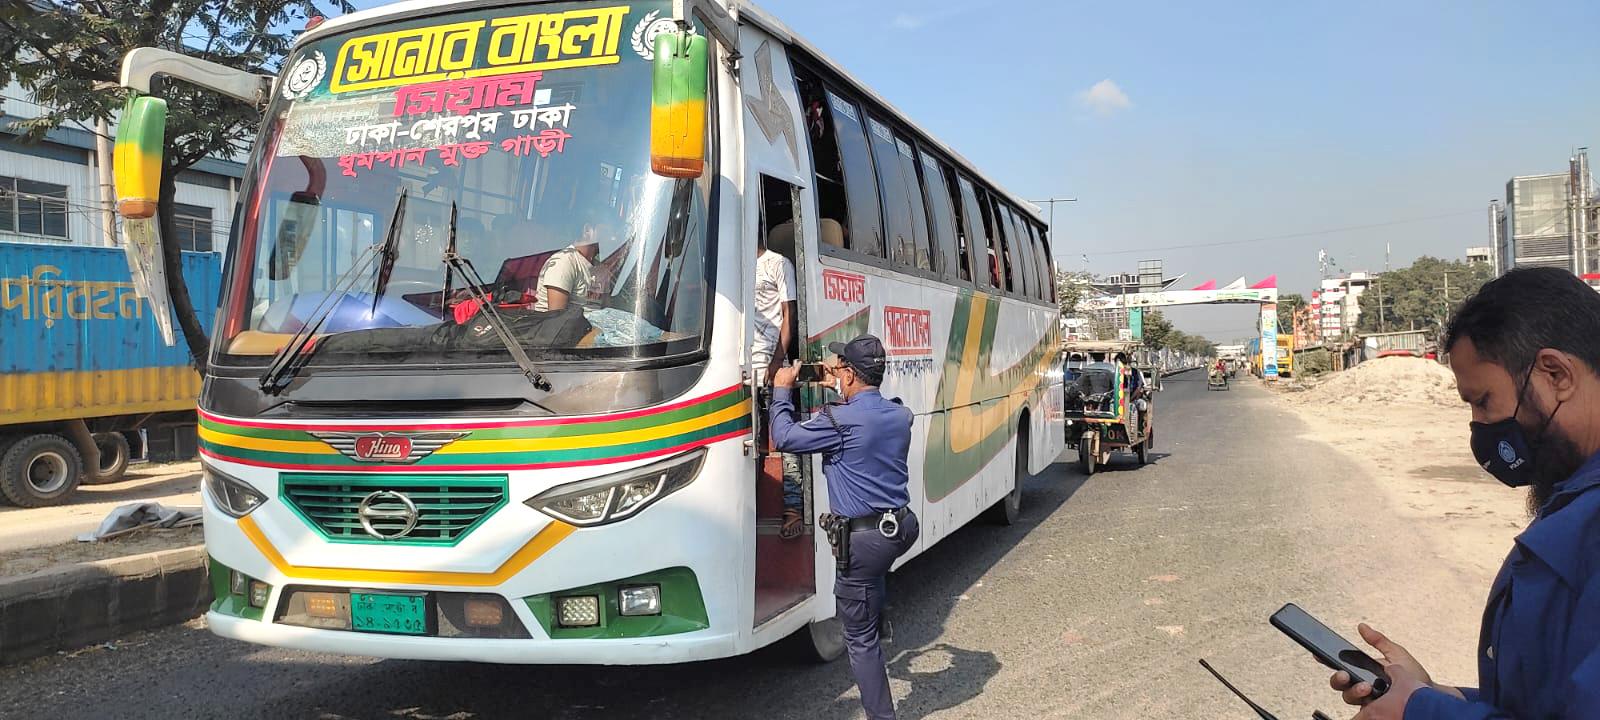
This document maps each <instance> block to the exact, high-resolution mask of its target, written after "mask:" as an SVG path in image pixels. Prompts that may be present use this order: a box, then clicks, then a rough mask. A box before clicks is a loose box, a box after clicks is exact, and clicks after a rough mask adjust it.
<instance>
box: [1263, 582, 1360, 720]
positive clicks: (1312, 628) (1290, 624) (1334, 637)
mask: <svg viewBox="0 0 1600 720" xmlns="http://www.w3.org/2000/svg"><path fill="white" fill-rule="evenodd" d="M1270 622H1271V623H1272V626H1273V627H1275V628H1277V629H1278V630H1279V631H1281V632H1282V633H1283V634H1285V635H1288V636H1289V639H1291V640H1293V641H1295V642H1297V643H1299V644H1300V647H1303V648H1305V649H1307V650H1309V651H1311V654H1312V656H1314V657H1316V658H1317V661H1318V662H1320V663H1322V664H1323V665H1326V666H1328V667H1330V668H1332V669H1334V670H1343V671H1344V672H1346V673H1348V674H1349V675H1350V677H1351V678H1353V679H1354V680H1355V681H1356V682H1358V683H1363V682H1364V683H1368V684H1370V685H1371V686H1372V697H1373V698H1374V699H1376V698H1377V697H1379V696H1381V695H1383V693H1384V692H1386V691H1388V689H1389V676H1388V675H1387V674H1385V673H1384V671H1383V664H1382V663H1380V662H1378V661H1377V660H1374V659H1373V658H1372V656H1371V655H1368V654H1366V653H1364V652H1362V651H1361V650H1360V649H1359V648H1357V647H1356V646H1354V645H1351V644H1350V641H1349V640H1346V639H1344V637H1343V636H1341V635H1339V633H1336V632H1334V631H1333V630H1331V629H1329V628H1328V626H1327V625H1323V624H1322V623H1321V622H1319V621H1318V620H1317V619H1316V618H1314V617H1311V615H1310V614H1309V613H1307V612H1306V611H1304V610H1301V609H1300V606H1298V605H1295V604H1294V603H1288V604H1286V605H1284V606H1283V607H1281V608H1279V609H1278V611H1277V612H1275V613H1273V614H1272V618H1271V620H1270Z"/></svg>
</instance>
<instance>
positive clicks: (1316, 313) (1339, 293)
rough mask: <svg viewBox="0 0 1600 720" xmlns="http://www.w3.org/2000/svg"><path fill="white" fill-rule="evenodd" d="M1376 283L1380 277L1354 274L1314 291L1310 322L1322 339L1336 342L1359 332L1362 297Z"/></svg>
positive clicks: (1359, 273) (1329, 281) (1335, 279)
mask: <svg viewBox="0 0 1600 720" xmlns="http://www.w3.org/2000/svg"><path fill="white" fill-rule="evenodd" d="M1376 281H1377V275H1375V274H1373V273H1365V272H1353V273H1350V274H1349V275H1346V276H1344V277H1336V278H1325V279H1324V280H1323V281H1322V286H1321V287H1319V288H1317V289H1316V290H1313V291H1311V303H1310V306H1311V321H1312V323H1313V324H1314V325H1315V326H1316V328H1317V330H1316V331H1317V332H1318V333H1319V334H1320V339H1321V341H1322V342H1325V343H1335V342H1338V341H1340V340H1343V339H1345V338H1346V337H1349V336H1352V335H1354V334H1355V332H1356V321H1357V320H1360V319H1361V295H1362V294H1363V293H1365V292H1366V291H1367V290H1368V288H1370V287H1372V284H1373V283H1374V282H1376Z"/></svg>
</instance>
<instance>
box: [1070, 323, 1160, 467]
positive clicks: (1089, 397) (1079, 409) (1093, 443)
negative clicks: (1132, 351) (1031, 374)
mask: <svg viewBox="0 0 1600 720" xmlns="http://www.w3.org/2000/svg"><path fill="white" fill-rule="evenodd" d="M1069 347H1073V346H1069ZM1122 357H1125V356H1122ZM1118 358H1119V356H1118V355H1117V354H1115V353H1113V354H1112V355H1111V356H1110V357H1109V358H1106V359H1102V360H1097V361H1095V362H1090V363H1088V364H1086V365H1085V366H1084V367H1083V368H1082V369H1081V370H1080V371H1079V373H1078V375H1077V377H1076V379H1075V380H1074V381H1073V382H1071V383H1069V384H1068V385H1067V386H1066V388H1065V404H1064V408H1065V416H1066V420H1067V422H1066V438H1067V447H1068V448H1071V449H1075V450H1077V451H1078V466H1079V468H1080V469H1081V470H1082V471H1083V473H1084V474H1085V475H1093V474H1094V472H1095V471H1096V470H1097V469H1099V468H1101V467H1104V466H1105V465H1106V463H1108V462H1110V461H1111V454H1112V452H1113V451H1118V450H1121V451H1128V452H1132V453H1134V454H1135V456H1137V457H1138V459H1139V464H1140V465H1143V464H1145V463H1147V462H1149V461H1150V449H1151V448H1152V447H1154V445H1155V431H1154V427H1155V425H1154V418H1155V394H1154V393H1155V391H1156V390H1159V389H1160V386H1159V385H1156V384H1153V383H1151V382H1149V381H1146V380H1145V379H1144V374H1143V372H1142V371H1141V370H1140V369H1139V368H1137V367H1133V366H1131V365H1129V364H1128V363H1126V362H1123V361H1120V360H1119V359H1118ZM1140 405H1143V406H1144V407H1143V409H1142V410H1141V409H1140Z"/></svg>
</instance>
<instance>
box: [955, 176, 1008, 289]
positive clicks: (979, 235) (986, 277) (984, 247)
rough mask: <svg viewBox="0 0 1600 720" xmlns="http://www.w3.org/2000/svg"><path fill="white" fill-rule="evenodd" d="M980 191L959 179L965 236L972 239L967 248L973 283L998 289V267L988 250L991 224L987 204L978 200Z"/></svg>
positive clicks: (967, 181)
mask: <svg viewBox="0 0 1600 720" xmlns="http://www.w3.org/2000/svg"><path fill="white" fill-rule="evenodd" d="M980 192H982V191H981V190H979V189H977V188H976V187H973V185H972V181H971V180H968V179H966V178H965V177H963V178H961V205H962V207H964V208H965V209H966V210H965V214H966V217H967V236H968V237H970V238H972V242H971V243H970V245H971V247H970V248H969V249H970V251H971V255H972V272H973V276H974V281H975V282H977V283H978V285H979V286H986V287H999V286H1000V273H999V266H998V265H996V264H995V260H994V253H993V252H992V251H991V250H990V249H989V248H990V242H989V238H990V237H993V231H992V230H990V227H991V225H992V223H993V221H992V220H990V219H989V209H988V203H987V202H986V201H985V200H982V199H980V198H979V195H978V193H980Z"/></svg>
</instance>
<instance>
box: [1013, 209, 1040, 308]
mask: <svg viewBox="0 0 1600 720" xmlns="http://www.w3.org/2000/svg"><path fill="white" fill-rule="evenodd" d="M1006 213H1007V214H1009V215H1010V216H1011V224H1010V225H1007V226H1006V229H1007V230H1011V231H1012V232H1010V233H1008V234H1007V237H1009V238H1011V242H1010V243H1008V244H1007V245H1006V250H1007V251H1009V252H1010V255H1009V256H1008V258H1009V259H1011V260H1013V261H1015V264H1016V267H1017V289H1018V291H1020V292H1021V293H1022V294H1023V295H1027V296H1028V297H1039V275H1038V272H1037V266H1036V265H1034V263H1033V243H1032V241H1030V240H1029V239H1028V231H1027V230H1024V229H1023V226H1024V225H1026V224H1027V222H1028V221H1027V220H1024V219H1023V218H1022V213H1021V212H1018V211H1017V209H1016V208H1014V207H1010V206H1006Z"/></svg>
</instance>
